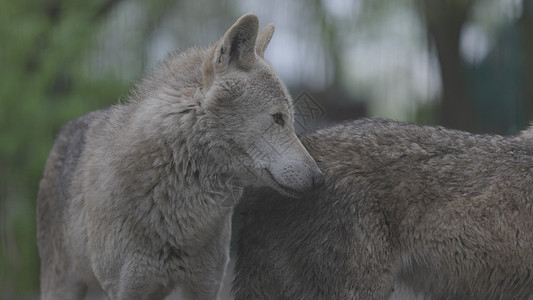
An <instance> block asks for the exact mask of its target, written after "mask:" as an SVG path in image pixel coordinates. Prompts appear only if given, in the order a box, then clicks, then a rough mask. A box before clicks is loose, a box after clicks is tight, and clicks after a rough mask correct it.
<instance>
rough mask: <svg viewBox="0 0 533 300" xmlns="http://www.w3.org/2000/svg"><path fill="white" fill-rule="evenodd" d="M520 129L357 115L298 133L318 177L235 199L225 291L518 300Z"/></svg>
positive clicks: (522, 193) (522, 202)
mask: <svg viewBox="0 0 533 300" xmlns="http://www.w3.org/2000/svg"><path fill="white" fill-rule="evenodd" d="M532 132H533V129H529V130H527V131H525V132H523V133H522V134H521V135H519V136H515V137H501V136H491V135H473V134H469V133H466V132H461V131H455V130H448V129H445V128H442V127H428V126H419V125H414V124H409V123H402V122H395V121H390V120H383V119H365V120H359V121H354V122H351V123H346V124H344V125H339V126H336V127H333V128H329V129H323V130H319V131H317V132H316V133H313V134H311V135H308V136H306V137H305V138H303V139H302V143H303V145H304V146H305V147H306V148H307V150H308V151H309V153H310V154H311V156H313V158H314V159H315V160H316V162H317V164H318V166H319V167H320V169H321V170H322V171H323V172H324V176H325V177H326V184H325V185H324V186H323V187H322V188H321V189H320V190H318V191H315V192H311V193H309V194H308V195H306V196H305V197H303V198H301V199H290V198H287V197H284V196H282V195H279V194H278V193H277V192H275V191H272V190H269V189H261V190H259V191H255V192H252V193H251V194H250V195H249V197H245V200H242V201H241V205H242V210H243V212H244V215H243V224H242V230H241V233H240V240H239V249H238V258H237V261H236V267H235V268H236V269H235V271H236V279H235V281H234V292H235V294H236V299H237V300H244V299H272V300H274V299H275V300H281V299H291V300H297V299H302V300H303V299H315V300H318V299H386V298H387V297H388V296H389V295H390V294H391V291H392V290H393V286H394V283H395V281H396V282H397V283H400V284H407V285H409V286H410V287H411V288H412V289H413V290H415V291H416V292H419V293H421V294H422V295H423V296H424V298H427V299H527V298H528V296H529V295H530V294H532V293H533V139H531V136H532ZM247 198H249V199H247Z"/></svg>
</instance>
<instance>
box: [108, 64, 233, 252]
mask: <svg viewBox="0 0 533 300" xmlns="http://www.w3.org/2000/svg"><path fill="white" fill-rule="evenodd" d="M181 55H184V54H181ZM187 60H188V61H191V57H189V58H188V59H187ZM192 60H193V61H196V62H197V65H196V68H200V66H201V61H202V60H201V56H199V57H196V59H195V58H193V59H192ZM164 64H165V63H163V65H164ZM191 67H194V66H192V65H190V64H189V65H187V66H184V68H191ZM196 68H194V69H192V70H190V71H191V72H189V73H188V76H189V78H187V79H186V80H184V79H183V78H182V79H178V78H175V77H174V76H184V75H183V74H184V73H187V70H183V69H181V70H178V72H179V73H174V74H172V76H170V78H169V77H166V78H163V77H161V76H159V75H158V73H155V74H154V75H153V76H152V77H151V78H146V79H144V81H145V82H143V83H141V84H140V85H139V91H138V93H137V94H136V98H137V99H134V100H133V101H132V103H130V104H129V105H127V106H130V109H131V112H130V115H129V118H128V119H129V120H128V121H127V124H124V128H125V130H127V131H128V134H127V136H129V138H128V140H127V141H125V142H126V143H127V144H128V145H129V147H130V149H128V151H121V157H120V158H119V159H118V160H117V162H118V163H119V166H117V170H116V172H117V173H119V174H121V176H124V177H123V179H124V180H123V181H122V182H123V183H124V184H128V186H122V187H121V190H122V191H124V196H123V198H124V200H126V201H130V203H131V202H133V203H134V205H136V206H138V209H137V210H135V211H139V215H138V216H137V217H138V220H139V221H142V222H151V223H158V224H157V226H149V227H151V228H163V229H168V230H163V231H162V232H158V234H159V235H160V236H161V237H162V238H163V239H165V240H169V239H170V240H175V241H176V243H180V242H183V240H188V241H187V244H191V243H190V242H191V241H190V240H194V239H198V242H201V240H202V238H203V237H204V236H205V235H208V236H209V235H211V232H210V231H211V230H216V229H217V228H221V227H222V226H221V224H218V223H219V222H223V221H224V220H226V219H227V218H228V215H230V214H231V208H227V207H226V205H222V202H224V201H227V200H228V199H227V198H228V197H232V194H231V193H232V190H231V186H230V185H229V183H230V182H229V180H231V176H230V174H228V169H229V165H228V164H229V161H228V160H229V158H228V157H229V155H228V154H229V153H226V150H225V149H229V147H227V146H226V145H224V144H223V143H224V142H221V139H220V138H214V137H212V135H213V133H212V132H210V131H209V124H208V122H206V118H205V111H204V109H203V108H202V106H201V103H200V102H199V100H198V97H199V95H200V94H199V93H202V91H201V72H199V70H198V69H196ZM162 73H164V72H162ZM167 74H168V73H167ZM198 76H200V77H199V78H198ZM172 77H174V78H172ZM154 80H157V81H159V84H158V85H156V84H153V81H154ZM176 82H188V83H189V85H188V86H174V85H175V84H176ZM154 86H158V87H159V88H158V89H154ZM148 95H151V96H148ZM134 137H135V138H134ZM215 141H216V142H215ZM132 176H133V177H134V178H138V180H131V177H132ZM131 197H134V198H136V199H129V200H127V198H131ZM230 200H231V201H233V199H230ZM147 227H148V226H147ZM193 244H194V243H193Z"/></svg>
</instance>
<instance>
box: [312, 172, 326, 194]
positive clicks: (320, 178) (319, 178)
mask: <svg viewBox="0 0 533 300" xmlns="http://www.w3.org/2000/svg"><path fill="white" fill-rule="evenodd" d="M325 182H326V178H325V177H324V174H322V172H320V170H318V172H315V174H314V175H313V189H317V188H319V187H321V186H323V185H324V183H325Z"/></svg>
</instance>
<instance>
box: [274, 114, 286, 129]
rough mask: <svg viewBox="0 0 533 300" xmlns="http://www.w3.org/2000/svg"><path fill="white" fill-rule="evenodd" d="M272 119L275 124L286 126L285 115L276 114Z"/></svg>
mask: <svg viewBox="0 0 533 300" xmlns="http://www.w3.org/2000/svg"><path fill="white" fill-rule="evenodd" d="M272 117H273V118H274V122H276V124H278V125H280V126H283V125H285V121H283V115H282V114H281V113H275V114H273V115H272Z"/></svg>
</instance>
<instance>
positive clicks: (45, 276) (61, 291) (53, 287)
mask: <svg viewBox="0 0 533 300" xmlns="http://www.w3.org/2000/svg"><path fill="white" fill-rule="evenodd" d="M57 271H58V270H57V269H55V268H54V267H52V268H47V269H46V270H43V271H41V299H42V300H63V299H64V300H82V299H84V298H85V293H86V292H87V285H86V284H85V283H83V281H81V280H76V279H75V277H73V276H70V274H68V273H66V272H65V273H58V272H57Z"/></svg>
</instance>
